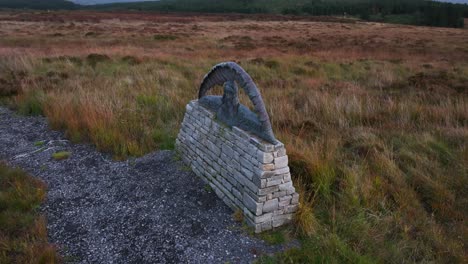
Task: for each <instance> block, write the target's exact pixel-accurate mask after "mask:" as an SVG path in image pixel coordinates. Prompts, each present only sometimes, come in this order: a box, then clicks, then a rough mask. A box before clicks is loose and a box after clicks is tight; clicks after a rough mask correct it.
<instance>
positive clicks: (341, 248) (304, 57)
mask: <svg viewBox="0 0 468 264" xmlns="http://www.w3.org/2000/svg"><path fill="white" fill-rule="evenodd" d="M250 23H254V22H252V21H246V22H226V23H206V24H203V23H200V25H201V26H203V27H205V28H206V29H207V31H206V32H207V33H206V35H205V36H203V38H201V37H200V38H197V37H192V38H178V39H175V40H171V41H158V42H157V43H155V42H156V41H154V40H148V37H149V36H153V35H154V34H153V33H151V34H150V31H151V30H148V32H142V33H141V34H140V33H139V34H140V36H137V37H135V38H134V39H132V38H130V37H129V35H122V36H126V37H128V38H127V39H126V38H123V37H122V36H119V37H120V38H119V39H118V40H117V39H116V38H117V37H116V36H115V35H113V36H100V38H96V39H94V38H93V39H92V40H89V41H93V42H92V43H93V44H95V45H97V46H98V45H99V44H102V42H103V41H109V42H113V43H117V44H115V45H116V46H113V47H111V48H109V49H107V50H103V49H99V48H95V49H83V50H80V51H79V52H71V51H70V50H67V49H64V48H63V47H62V46H54V45H57V44H54V43H49V44H50V45H51V46H54V47H56V48H55V49H56V50H57V52H59V51H60V52H62V53H63V52H65V53H66V54H67V56H69V57H66V59H57V58H55V57H53V58H44V56H43V55H41V54H42V53H41V52H40V51H37V53H35V54H33V55H29V56H24V55H16V56H10V57H2V58H1V60H0V65H1V66H2V67H3V68H4V69H9V71H2V73H1V76H0V78H3V79H4V80H8V81H7V82H8V83H11V84H13V85H7V86H0V91H1V90H2V89H10V88H4V87H15V88H14V89H15V90H16V91H17V92H15V93H10V95H9V96H10V97H8V98H9V99H8V101H9V102H10V105H11V106H12V107H16V108H17V109H26V110H24V112H25V113H28V112H29V113H34V112H37V113H43V114H44V115H45V116H47V118H48V120H49V122H50V125H51V126H52V127H53V128H55V129H62V130H65V131H66V134H67V136H68V137H69V138H70V139H71V140H73V141H89V142H91V143H93V144H94V145H96V146H97V148H98V149H99V150H101V151H106V152H110V153H113V154H114V156H115V158H117V159H122V158H126V157H128V156H139V155H143V154H145V153H148V152H150V151H153V150H154V149H161V148H162V149H166V148H167V149H171V148H173V142H174V138H175V137H176V135H177V133H178V129H179V125H180V122H181V120H182V118H183V115H184V111H185V105H186V104H187V103H188V101H190V100H192V99H194V98H196V94H197V92H198V91H197V87H198V85H199V84H200V81H201V78H202V77H203V76H204V74H206V73H207V72H208V70H209V69H210V68H211V66H213V65H214V64H216V63H218V62H219V61H225V60H235V61H237V62H238V63H240V64H241V66H242V67H244V68H245V69H246V71H247V72H249V74H251V76H252V77H253V79H254V80H255V81H256V83H257V84H258V86H259V88H260V90H261V92H262V95H263V98H264V100H265V104H266V106H267V110H268V112H269V113H270V116H271V119H272V124H273V126H274V131H275V132H276V136H277V137H278V138H279V139H280V140H281V141H282V142H284V143H285V145H286V146H287V150H288V154H289V155H290V159H289V160H290V166H291V170H292V176H293V178H294V179H293V180H294V183H295V186H296V187H297V189H298V190H299V192H300V194H301V205H300V208H299V211H298V213H297V215H296V218H295V223H296V224H295V225H294V226H293V230H292V231H293V233H294V234H295V236H297V237H299V238H300V240H301V242H302V248H300V249H292V250H290V251H286V252H284V253H282V254H280V255H278V256H276V257H275V258H265V259H262V261H265V262H266V263H269V262H273V263H291V262H293V263H311V262H312V263H313V262H327V263H328V262H330V263H343V262H352V263H356V262H364V263H367V262H395V263H404V262H448V263H456V262H464V261H466V259H467V254H466V252H467V250H466V245H465V244H466V243H465V240H466V239H464V237H466V236H465V234H466V230H467V226H466V218H467V210H466V208H468V203H467V198H466V197H467V195H466V194H467V193H468V189H467V186H468V175H467V162H466V161H467V157H468V150H467V142H468V103H467V102H468V97H467V93H466V87H467V83H468V80H467V79H466V76H467V75H466V73H468V64H467V63H466V60H465V59H464V58H465V57H464V56H465V55H464V53H459V52H458V51H459V50H460V49H459V48H461V47H462V44H463V43H464V42H463V41H460V40H462V39H466V37H463V36H462V34H461V33H460V32H459V31H456V30H448V29H444V30H443V31H444V34H446V35H444V38H442V37H440V36H439V35H437V34H435V33H434V32H430V31H429V29H426V28H419V29H418V28H415V27H399V26H397V28H396V29H395V31H393V30H390V29H387V28H386V26H384V25H381V24H374V25H352V26H351V27H352V29H350V30H346V31H342V30H341V29H339V28H337V26H336V25H334V24H330V23H323V24H320V23H304V24H301V23H298V22H297V23H292V22H287V23H286V22H285V23H280V22H268V23H267V22H264V23H263V22H262V24H261V26H257V24H259V23H260V22H255V25H256V27H249V28H253V29H248V28H247V27H246V25H244V24H247V25H249V24H250ZM338 25H339V24H338ZM100 26H103V27H109V25H106V24H103V25H100ZM226 26H230V27H231V29H233V31H234V32H229V33H226V32H224V31H223V28H225V27H226ZM243 26H244V27H243ZM148 27H149V28H151V26H150V25H149V26H148ZM184 27H185V26H184V25H181V26H180V31H183V32H185V31H184ZM187 27H188V28H192V27H191V25H190V23H188V25H187ZM392 27H394V26H392ZM255 28H262V29H263V30H262V31H261V32H260V31H257V30H256V29H255ZM332 29H333V30H332ZM431 30H435V29H431ZM437 30H440V29H437ZM311 31H313V32H314V35H316V34H315V33H321V34H322V35H323V34H329V35H327V36H328V37H324V38H320V39H319V41H313V42H312V43H306V44H307V45H306V47H302V48H301V47H298V45H292V44H291V42H294V41H300V42H301V43H302V42H304V40H301V39H300V38H301V36H302V35H297V33H296V32H301V34H306V33H307V34H309V35H311ZM119 32H120V31H119ZM169 32H170V31H169ZM169 32H166V33H169ZM213 32H215V33H213ZM265 32H268V34H269V35H278V36H276V37H275V38H274V39H280V40H281V41H271V40H272V38H273V37H272V36H270V37H269V38H266V37H267V36H265V35H266V33H265ZM327 32H333V34H332V35H330V33H327ZM381 32H383V33H381ZM124 33H125V32H124ZM124 33H119V34H124ZM185 33H186V32H185ZM416 33H418V34H416ZM161 34H163V33H161ZM164 34H165V33H164ZM429 35H430V36H433V38H432V37H431V39H433V40H432V41H430V42H431V43H432V44H431V45H430V46H426V50H424V51H421V50H418V46H417V45H416V44H415V43H416V42H418V41H419V42H420V40H419V39H418V38H423V37H424V36H429ZM238 36H241V37H238ZM383 36H385V38H384V37H383ZM316 37H317V38H319V37H318V36H316ZM38 38H39V39H40V37H38ZM308 38H309V37H308ZM329 38H331V39H332V40H333V41H330V40H329ZM90 39H91V38H90ZM370 39H375V40H376V43H377V44H378V45H379V48H378V49H376V48H375V47H374V46H372V45H374V44H372V43H370V42H369V43H368V42H366V41H368V40H370ZM13 40H14V41H16V42H19V43H22V42H23V41H25V40H24V39H23V38H22V37H17V38H14V37H10V38H9V39H7V40H2V41H0V44H1V43H3V45H5V46H7V47H8V45H10V44H11V41H13ZM264 40H265V41H264ZM283 40H284V41H283ZM36 41H38V40H36ZM48 41H51V40H48ZM119 41H121V42H119ZM69 42H70V43H73V40H71V39H70V40H69ZM419 42H418V43H419ZM34 43H35V42H32V44H31V47H32V49H35V47H36V46H35V45H36V44H34ZM119 43H120V44H119ZM122 43H123V44H122ZM169 43H170V44H169ZM337 43H340V45H341V46H339V47H338V45H337ZM366 43H367V44H366ZM449 43H450V44H449ZM377 44H376V45H377ZM118 45H123V46H118ZM152 45H157V50H162V52H159V51H158V52H159V53H158V52H156V54H148V53H145V52H144V51H145V50H146V49H151V48H154V47H155V46H152ZM236 45H237V46H238V47H240V48H242V50H240V51H239V50H238V49H237V48H236ZM299 46H300V45H299ZM62 48H63V49H62ZM314 48H316V49H317V50H313V51H312V49H314ZM457 48H458V49H457ZM388 50H394V51H395V52H393V53H392V52H389V51H388ZM124 51H125V52H124ZM153 51H154V50H153ZM104 52H107V53H106V56H108V57H109V59H105V60H99V62H97V63H95V64H94V63H89V62H88V59H86V58H87V56H88V55H89V54H101V53H102V54H104ZM457 52H458V53H457ZM145 55H146V56H145ZM60 56H62V55H60ZM125 56H133V57H134V58H138V61H139V63H132V62H131V61H133V59H130V58H128V59H123V58H124V57H125ZM69 58H73V59H69ZM140 58H141V59H140ZM446 58H451V63H450V65H449V64H448V63H444V62H441V60H443V59H446ZM77 62H82V63H77ZM428 64H430V65H431V67H427V65H428ZM425 65H426V66H425ZM50 72H55V73H56V74H50ZM48 73H49V74H48ZM12 76H15V77H12ZM65 76H66V77H65ZM0 93H1V92H0ZM213 93H220V89H219V88H218V89H215V90H214V91H213ZM240 99H241V102H242V103H244V104H246V105H249V104H250V102H249V101H248V99H247V98H246V96H245V94H243V92H241V98H240ZM33 106H34V107H33ZM36 106H37V107H36ZM32 109H40V111H39V110H37V111H36V110H34V111H33V110H32ZM273 240H275V241H276V240H279V239H276V238H273Z"/></svg>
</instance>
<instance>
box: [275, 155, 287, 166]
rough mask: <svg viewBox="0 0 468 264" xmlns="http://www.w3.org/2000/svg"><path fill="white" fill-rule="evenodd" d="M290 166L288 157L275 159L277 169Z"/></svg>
mask: <svg viewBox="0 0 468 264" xmlns="http://www.w3.org/2000/svg"><path fill="white" fill-rule="evenodd" d="M287 166H288V156H282V157H277V158H275V168H276V169H281V168H284V167H287Z"/></svg>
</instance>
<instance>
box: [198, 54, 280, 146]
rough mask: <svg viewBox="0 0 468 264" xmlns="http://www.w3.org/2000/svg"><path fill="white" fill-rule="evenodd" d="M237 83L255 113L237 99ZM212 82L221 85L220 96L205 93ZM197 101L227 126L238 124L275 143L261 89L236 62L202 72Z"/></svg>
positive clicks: (218, 65)
mask: <svg viewBox="0 0 468 264" xmlns="http://www.w3.org/2000/svg"><path fill="white" fill-rule="evenodd" d="M236 83H237V84H238V85H239V86H240V87H242V88H243V89H244V91H245V92H246V93H247V95H248V96H249V98H250V100H251V101H252V103H253V106H254V109H255V112H256V113H253V112H252V111H250V110H249V109H248V108H247V107H246V106H244V105H242V104H240V103H239V99H238V88H237V85H236ZM215 85H223V86H224V94H223V97H222V98H221V97H219V96H206V93H207V92H208V91H209V90H210V89H211V88H213V87H214V86H215ZM198 99H199V102H200V103H201V104H203V105H205V106H208V107H209V108H211V109H212V110H214V111H216V112H217V118H218V119H220V120H221V121H224V122H225V123H227V124H228V125H230V126H238V127H240V128H242V129H244V130H247V131H250V132H252V133H254V134H255V135H257V136H259V137H260V138H262V139H264V140H266V141H268V142H270V143H273V144H276V143H277V142H278V141H277V140H276V138H275V136H274V134H273V129H272V126H271V123H270V117H269V116H268V113H267V111H266V108H265V104H264V103H263V99H262V96H261V95H260V91H259V90H258V88H257V86H256V85H255V83H254V81H253V80H252V78H251V77H250V75H249V74H248V73H247V72H246V71H245V70H244V69H242V68H241V67H240V66H239V65H238V64H237V63H235V62H223V63H219V64H217V65H215V66H214V67H213V68H212V69H211V71H210V72H209V73H208V74H206V75H205V77H204V78H203V81H202V83H201V85H200V90H199V92H198Z"/></svg>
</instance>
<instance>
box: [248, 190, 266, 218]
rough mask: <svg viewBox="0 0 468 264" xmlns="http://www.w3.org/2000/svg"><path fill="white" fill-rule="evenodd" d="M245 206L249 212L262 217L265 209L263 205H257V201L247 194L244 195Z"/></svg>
mask: <svg viewBox="0 0 468 264" xmlns="http://www.w3.org/2000/svg"><path fill="white" fill-rule="evenodd" d="M243 202H244V205H245V207H246V208H247V209H249V211H251V212H252V213H253V214H255V215H257V216H258V215H261V214H262V209H263V203H257V202H255V200H254V199H253V198H252V197H250V196H249V195H248V194H247V193H244V197H243Z"/></svg>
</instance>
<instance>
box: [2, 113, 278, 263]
mask: <svg viewBox="0 0 468 264" xmlns="http://www.w3.org/2000/svg"><path fill="white" fill-rule="evenodd" d="M60 151H68V152H70V153H71V156H70V157H69V158H68V159H64V160H55V159H54V158H53V157H52V154H53V153H56V152H60ZM0 160H5V161H6V162H7V163H8V164H10V165H11V166H15V167H20V168H22V169H24V170H25V171H27V172H29V173H30V174H31V175H33V176H36V177H38V178H40V179H41V180H43V181H44V182H45V183H47V186H48V195H47V199H46V201H45V204H44V206H43V208H42V210H43V212H44V214H45V215H46V217H47V227H48V232H49V238H50V242H51V243H54V244H56V245H58V246H59V252H60V253H61V254H62V256H64V259H65V260H66V262H70V263H226V262H229V263H250V262H252V261H254V260H255V258H256V257H258V255H259V254H271V253H272V252H275V251H278V250H280V249H281V248H282V246H276V247H274V246H269V245H266V244H265V242H263V241H261V240H259V239H256V238H254V237H252V236H250V235H248V234H247V233H246V232H245V231H243V230H242V228H241V226H240V224H238V223H236V222H235V221H234V220H233V219H232V211H231V210H230V209H229V208H228V207H227V206H226V205H225V204H224V203H223V202H222V201H221V200H220V199H218V198H217V197H216V195H215V194H214V193H212V192H210V191H209V190H208V188H205V184H204V183H203V182H202V181H201V180H200V179H199V178H197V177H196V176H195V174H193V173H192V172H191V171H190V170H188V169H186V167H184V165H183V164H182V163H181V162H180V161H178V160H177V158H176V155H175V153H174V152H173V151H156V152H153V153H150V154H148V155H146V156H144V157H141V158H135V159H129V160H126V161H114V160H113V159H112V157H111V156H110V155H107V154H103V153H100V152H98V151H97V150H96V149H95V148H94V147H93V146H91V145H87V144H72V143H70V142H69V141H68V140H66V139H65V136H64V134H63V133H61V132H58V131H52V130H50V129H49V128H48V124H47V120H46V119H45V118H43V117H26V116H19V115H16V114H15V113H14V112H12V111H10V110H8V109H6V108H2V107H0Z"/></svg>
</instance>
